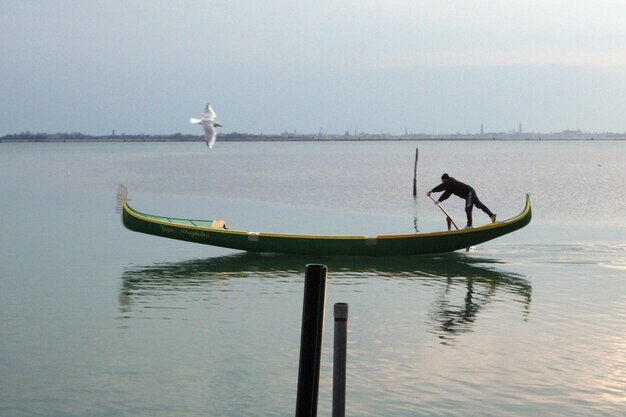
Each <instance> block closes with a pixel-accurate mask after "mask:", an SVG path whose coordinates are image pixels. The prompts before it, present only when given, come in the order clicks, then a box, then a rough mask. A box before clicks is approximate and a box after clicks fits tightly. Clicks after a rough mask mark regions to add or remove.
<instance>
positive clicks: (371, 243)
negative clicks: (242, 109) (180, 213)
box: [122, 195, 532, 256]
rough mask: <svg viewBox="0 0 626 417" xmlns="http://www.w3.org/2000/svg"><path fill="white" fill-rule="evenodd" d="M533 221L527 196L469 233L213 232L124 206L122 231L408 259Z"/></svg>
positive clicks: (207, 225)
mask: <svg viewBox="0 0 626 417" xmlns="http://www.w3.org/2000/svg"><path fill="white" fill-rule="evenodd" d="M531 217H532V210H531V205H530V196H528V195H527V196H526V205H525V207H524V210H523V211H522V212H521V213H520V214H519V215H517V216H515V217H513V218H511V219H509V220H504V221H498V222H495V223H491V224H487V225H485V226H481V227H476V228H474V229H467V230H454V231H447V232H434V233H414V234H406V235H380V236H374V237H367V236H351V235H349V236H339V235H337V236H335V235H297V234H276V233H253V232H245V231H239V230H230V229H224V228H222V227H214V225H217V224H218V223H216V222H214V221H212V220H192V219H179V218H171V217H165V216H155V215H151V214H145V213H141V212H139V211H136V210H134V209H133V208H131V207H130V206H129V205H128V203H127V202H126V201H124V203H123V207H122V222H123V224H124V226H126V228H128V229H129V230H132V231H135V232H140V233H147V234H150V235H154V236H160V237H165V238H169V239H177V240H184V241H186V242H194V243H201V244H205V245H211V246H219V247H222V248H230V249H238V250H243V251H249V252H269V253H289V254H299V255H342V256H343V255H347V256H406V255H420V254H432V253H443V252H453V251H456V250H460V249H465V248H468V247H470V246H475V245H478V244H481V243H484V242H487V241H490V240H493V239H496V238H498V237H500V236H504V235H506V234H509V233H511V232H514V231H516V230H518V229H521V228H522V227H524V226H526V225H527V224H528V223H530V220H531Z"/></svg>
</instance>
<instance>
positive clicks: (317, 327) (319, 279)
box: [296, 264, 328, 417]
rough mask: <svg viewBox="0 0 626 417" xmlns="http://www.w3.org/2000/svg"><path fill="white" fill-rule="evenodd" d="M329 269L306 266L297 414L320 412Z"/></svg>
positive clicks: (306, 416)
mask: <svg viewBox="0 0 626 417" xmlns="http://www.w3.org/2000/svg"><path fill="white" fill-rule="evenodd" d="M327 271H328V269H327V268H326V265H316V264H309V265H307V266H306V272H305V276H304V301H303V306H302V334H301V338H300V366H299V370H298V394H297V398H296V417H315V416H317V396H318V392H319V379H320V362H321V355H322V336H323V333H324V306H325V303H326V276H327Z"/></svg>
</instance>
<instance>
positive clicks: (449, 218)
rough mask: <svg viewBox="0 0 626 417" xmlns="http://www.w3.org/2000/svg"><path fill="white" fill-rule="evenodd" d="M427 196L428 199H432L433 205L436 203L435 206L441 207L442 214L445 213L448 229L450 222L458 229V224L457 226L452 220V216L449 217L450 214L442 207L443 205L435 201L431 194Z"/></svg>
mask: <svg viewBox="0 0 626 417" xmlns="http://www.w3.org/2000/svg"><path fill="white" fill-rule="evenodd" d="M428 197H430V199H431V200H433V203H435V205H436V206H437V207H439V208H440V209H441V211H443V214H445V215H446V219H447V220H448V222H449V223H448V230H450V223H452V224H453V225H454V227H455V228H456V230H459V226H457V225H456V223H455V222H454V220H452V217H451V216H450V214H449V213H448V212H447V211H446V209H445V208H443V206H442V205H441V204H439V203H438V202H437V200H435V199H434V198H433V196H432V195H429V196H428Z"/></svg>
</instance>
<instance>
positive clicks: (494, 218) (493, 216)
mask: <svg viewBox="0 0 626 417" xmlns="http://www.w3.org/2000/svg"><path fill="white" fill-rule="evenodd" d="M495 222H496V213H493V214H492V215H491V223H495Z"/></svg>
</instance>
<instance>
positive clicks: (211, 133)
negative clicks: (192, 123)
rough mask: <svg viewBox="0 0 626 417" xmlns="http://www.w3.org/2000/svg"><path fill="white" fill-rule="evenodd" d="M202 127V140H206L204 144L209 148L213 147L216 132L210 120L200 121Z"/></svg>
mask: <svg viewBox="0 0 626 417" xmlns="http://www.w3.org/2000/svg"><path fill="white" fill-rule="evenodd" d="M202 127H203V128H204V140H205V142H206V146H207V147H208V148H209V149H213V145H214V144H215V139H216V138H217V132H216V131H215V127H214V126H213V123H212V122H210V121H204V122H203V123H202Z"/></svg>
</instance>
